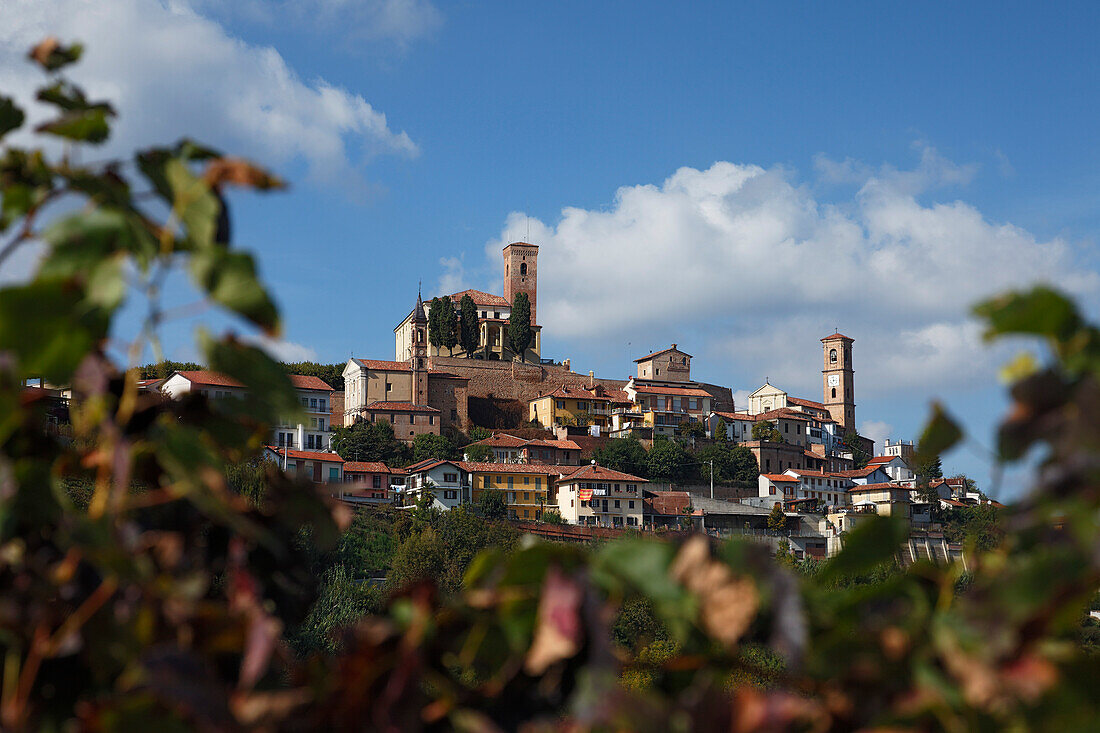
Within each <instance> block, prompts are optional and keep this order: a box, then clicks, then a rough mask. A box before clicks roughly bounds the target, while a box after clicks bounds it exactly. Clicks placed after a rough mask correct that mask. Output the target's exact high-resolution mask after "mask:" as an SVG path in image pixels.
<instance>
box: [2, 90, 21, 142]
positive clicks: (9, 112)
mask: <svg viewBox="0 0 1100 733" xmlns="http://www.w3.org/2000/svg"><path fill="white" fill-rule="evenodd" d="M24 119H26V116H25V115H24V114H23V110H21V109H19V108H18V107H16V106H15V102H14V101H12V98H11V97H5V96H0V137H3V136H4V135H6V134H7V133H9V132H11V131H12V130H16V129H18V128H19V126H20V125H22V124H23V120H24Z"/></svg>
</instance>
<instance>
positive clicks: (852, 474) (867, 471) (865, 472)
mask: <svg viewBox="0 0 1100 733" xmlns="http://www.w3.org/2000/svg"><path fill="white" fill-rule="evenodd" d="M878 470H881V469H880V467H879V466H877V465H876V466H867V467H866V468H856V469H852V470H851V471H837V472H836V475H837V476H843V477H844V478H864V477H865V476H870V475H871V474H872V473H874V472H875V471H878Z"/></svg>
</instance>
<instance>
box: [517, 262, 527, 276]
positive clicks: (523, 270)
mask: <svg viewBox="0 0 1100 733" xmlns="http://www.w3.org/2000/svg"><path fill="white" fill-rule="evenodd" d="M519 274H520V275H526V274H527V263H526V262H521V263H519Z"/></svg>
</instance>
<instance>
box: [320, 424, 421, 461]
mask: <svg viewBox="0 0 1100 733" xmlns="http://www.w3.org/2000/svg"><path fill="white" fill-rule="evenodd" d="M332 447H333V450H335V451H336V453H337V454H338V455H339V456H340V457H341V458H343V459H344V460H345V461H382V462H383V463H385V464H386V465H387V466H399V465H404V464H406V463H408V461H409V458H410V452H409V448H408V447H407V446H406V445H405V444H404V443H402V442H401V441H400V440H398V439H397V438H396V437H395V436H394V433H393V425H390V423H389V422H388V421H387V420H379V421H377V422H370V421H368V420H360V421H359V422H356V423H352V424H351V425H348V426H340V427H337V428H335V429H334V430H333V431H332Z"/></svg>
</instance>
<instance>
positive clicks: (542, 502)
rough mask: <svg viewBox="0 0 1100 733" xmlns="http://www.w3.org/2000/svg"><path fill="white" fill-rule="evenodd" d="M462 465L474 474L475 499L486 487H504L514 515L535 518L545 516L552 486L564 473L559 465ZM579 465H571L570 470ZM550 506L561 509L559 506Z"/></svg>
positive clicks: (492, 488)
mask: <svg viewBox="0 0 1100 733" xmlns="http://www.w3.org/2000/svg"><path fill="white" fill-rule="evenodd" d="M461 465H462V467H463V468H464V470H466V471H468V472H469V474H470V488H471V489H472V491H473V495H472V499H473V501H474V503H477V502H478V500H479V499H480V498H481V495H482V494H484V493H485V492H486V491H500V492H502V494H503V496H504V503H505V504H507V505H508V516H509V518H511V519H521V520H522V519H528V520H531V521H534V520H536V519H538V518H539V517H541V516H542V512H543V511H545V510H546V508H547V504H548V502H549V500H550V487H551V486H553V484H554V481H556V480H557V479H558V477H559V476H560V475H561V470H560V469H559V468H558V467H557V466H543V465H537V464H520V463H476V462H473V461H463V462H462V464H461ZM576 468H577V467H576V466H569V467H568V470H570V471H575V470H576ZM550 508H551V509H557V506H556V505H555V506H551V507H550Z"/></svg>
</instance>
